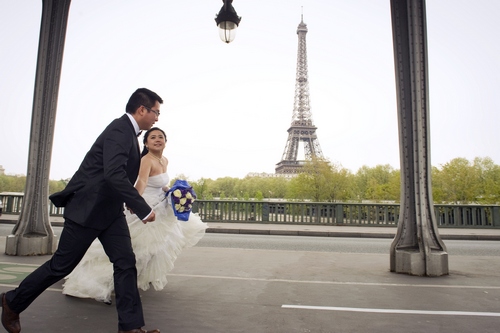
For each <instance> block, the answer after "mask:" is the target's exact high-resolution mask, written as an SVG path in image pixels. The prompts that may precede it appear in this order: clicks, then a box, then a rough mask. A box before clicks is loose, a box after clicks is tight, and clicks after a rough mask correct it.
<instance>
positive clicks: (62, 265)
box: [1, 88, 163, 333]
mask: <svg viewBox="0 0 500 333" xmlns="http://www.w3.org/2000/svg"><path fill="white" fill-rule="evenodd" d="M162 103H163V100H162V99H161V97H160V96H158V95H157V94H156V93H154V92H152V91H151V90H149V89H146V88H140V89H137V90H136V91H135V92H134V93H133V94H132V96H130V99H129V101H128V103H127V106H126V114H125V115H123V116H122V117H121V118H118V119H115V120H114V121H112V122H111V123H110V124H109V125H108V127H107V128H106V129H105V130H104V132H102V133H101V135H100V136H99V137H98V138H97V140H96V141H95V143H94V144H93V145H92V147H91V148H90V150H89V151H88V152H87V155H86V156H85V158H84V159H83V161H82V164H81V165H80V167H79V169H78V170H77V171H76V173H75V174H74V175H73V177H72V178H71V181H70V182H69V183H68V185H67V186H66V188H65V189H64V190H63V191H61V192H58V193H55V194H53V195H51V196H50V200H51V201H52V202H53V203H54V205H55V206H57V207H65V209H64V220H65V221H64V228H63V230H62V233H61V237H60V240H59V244H58V247H57V250H56V252H55V253H54V255H53V256H52V258H51V259H50V260H49V261H47V262H46V263H45V264H43V265H42V266H40V267H39V268H38V269H36V270H35V271H34V272H33V273H31V274H30V275H28V276H27V277H26V278H25V279H24V280H23V281H22V282H21V284H20V285H19V287H17V288H16V289H14V290H11V291H9V292H7V293H4V294H2V295H1V298H2V299H1V301H2V324H3V326H4V327H5V329H6V330H7V332H9V333H19V332H20V331H21V324H20V321H19V314H20V313H21V312H23V311H24V310H25V309H26V308H27V307H28V306H29V305H30V304H31V303H32V302H33V301H34V300H35V299H36V298H37V297H38V296H39V295H40V294H41V293H42V292H43V291H44V290H45V289H47V288H48V287H50V286H51V285H52V284H54V283H56V282H57V281H59V280H61V279H62V278H64V277H65V276H67V275H68V274H69V273H70V272H71V271H72V270H73V269H74V268H75V267H76V265H77V264H78V263H79V262H80V260H81V259H82V257H83V255H84V254H85V252H86V251H87V249H88V248H89V246H90V244H91V243H92V242H93V241H94V240H95V239H96V238H98V239H99V241H100V242H101V243H102V245H103V247H104V250H105V251H106V254H107V255H108V257H109V259H110V261H111V262H112V263H113V270H114V273H113V277H114V284H115V295H116V309H117V311H118V333H159V332H160V331H159V330H152V331H145V330H143V329H142V327H143V326H144V317H143V312H142V304H141V299H140V296H139V291H138V289H137V270H136V267H135V255H134V252H133V250H132V244H131V241H130V233H129V229H128V226H127V222H126V220H125V216H124V214H123V210H124V206H123V203H125V204H126V206H127V208H129V209H130V210H131V211H133V212H134V213H135V214H136V215H137V216H138V217H140V218H141V219H142V221H143V223H147V222H153V221H154V220H155V213H154V211H152V210H151V207H149V205H148V204H147V203H146V201H144V199H143V198H142V197H141V196H140V195H139V193H138V192H137V190H136V189H135V188H134V183H135V181H136V178H137V175H138V172H139V166H140V152H139V144H138V142H137V135H138V134H139V133H140V130H148V129H150V128H151V127H152V126H153V124H154V123H155V122H156V121H158V117H159V115H160V104H162Z"/></svg>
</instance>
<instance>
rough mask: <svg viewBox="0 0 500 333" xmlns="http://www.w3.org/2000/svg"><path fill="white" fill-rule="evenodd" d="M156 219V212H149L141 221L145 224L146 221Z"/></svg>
mask: <svg viewBox="0 0 500 333" xmlns="http://www.w3.org/2000/svg"><path fill="white" fill-rule="evenodd" d="M155 219H156V214H155V212H154V211H153V212H151V214H149V216H148V218H147V219H145V220H142V223H144V224H146V223H148V222H154V220H155Z"/></svg>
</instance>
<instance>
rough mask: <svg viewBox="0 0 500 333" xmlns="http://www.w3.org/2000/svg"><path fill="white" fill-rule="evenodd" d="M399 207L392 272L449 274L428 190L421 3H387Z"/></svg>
mask: <svg viewBox="0 0 500 333" xmlns="http://www.w3.org/2000/svg"><path fill="white" fill-rule="evenodd" d="M391 12H392V31H393V40H394V59H395V69H396V89H397V101H398V127H399V147H400V148H399V149H400V160H401V207H400V216H399V221H398V229H397V234H396V236H395V238H394V240H393V242H392V244H391V254H390V265H391V267H390V269H391V272H396V273H406V274H410V275H419V276H423V275H426V276H441V275H447V274H448V253H447V252H446V247H445V245H444V244H443V242H442V241H441V238H440V236H439V232H438V228H437V223H436V215H435V213H434V203H433V199H432V187H431V163H430V135H429V131H430V129H429V85H428V67H427V35H426V34H427V32H426V18H425V0H391Z"/></svg>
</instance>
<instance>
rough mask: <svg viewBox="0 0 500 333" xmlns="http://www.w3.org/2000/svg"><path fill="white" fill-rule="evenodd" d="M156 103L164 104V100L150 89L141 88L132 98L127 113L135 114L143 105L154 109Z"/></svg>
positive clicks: (126, 108) (126, 109) (128, 103)
mask: <svg viewBox="0 0 500 333" xmlns="http://www.w3.org/2000/svg"><path fill="white" fill-rule="evenodd" d="M156 102H158V103H160V104H163V99H161V97H160V96H158V94H157V93H155V92H153V91H151V90H149V89H146V88H139V89H137V90H136V91H135V92H134V93H133V94H132V96H130V98H129V100H128V102H127V106H126V107H125V111H126V112H127V113H130V114H134V113H135V111H136V110H137V109H138V108H139V107H140V106H141V105H144V106H146V107H148V108H152V107H153V106H154V105H155V103H156Z"/></svg>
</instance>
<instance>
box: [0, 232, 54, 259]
mask: <svg viewBox="0 0 500 333" xmlns="http://www.w3.org/2000/svg"><path fill="white" fill-rule="evenodd" d="M56 248H57V241H56V236H55V235H53V236H47V235H39V234H25V235H24V236H19V235H8V236H7V242H6V245H5V254H7V255H10V256H35V255H48V254H53V253H54V252H55V251H56Z"/></svg>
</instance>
